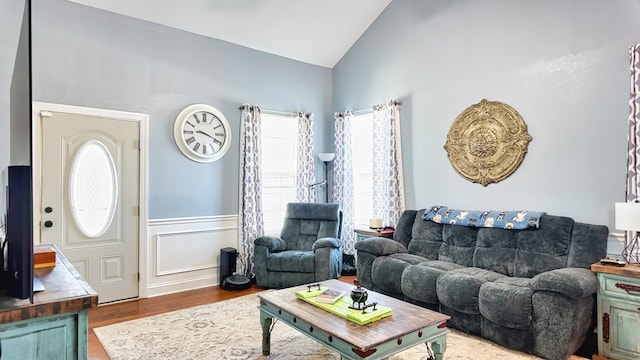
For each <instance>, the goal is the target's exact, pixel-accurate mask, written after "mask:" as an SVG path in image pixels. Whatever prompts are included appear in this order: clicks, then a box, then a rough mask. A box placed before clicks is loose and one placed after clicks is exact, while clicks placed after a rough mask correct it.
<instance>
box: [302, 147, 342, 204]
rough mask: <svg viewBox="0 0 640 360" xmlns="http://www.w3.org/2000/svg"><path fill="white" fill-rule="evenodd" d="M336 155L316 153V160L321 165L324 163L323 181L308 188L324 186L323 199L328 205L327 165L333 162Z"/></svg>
mask: <svg viewBox="0 0 640 360" xmlns="http://www.w3.org/2000/svg"><path fill="white" fill-rule="evenodd" d="M335 157H336V154H335V153H318V159H320V160H321V161H322V162H323V163H324V180H322V181H321V182H318V183H315V184H311V185H309V187H315V186H317V185H320V186H324V187H325V189H324V198H325V202H326V203H329V182H328V180H329V173H328V168H329V163H330V162H332V161H333V159H335Z"/></svg>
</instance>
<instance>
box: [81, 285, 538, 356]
mask: <svg viewBox="0 0 640 360" xmlns="http://www.w3.org/2000/svg"><path fill="white" fill-rule="evenodd" d="M257 307H258V297H257V296H256V295H255V294H252V295H246V296H242V297H238V298H235V299H232V300H227V301H221V302H217V303H213V304H209V305H201V306H196V307H192V308H187V309H183V310H177V311H173V312H169V313H164V314H160V315H155V316H150V317H146V318H141V319H137V320H131V321H126V322H122V323H117V324H113V325H108V326H103V327H99V328H95V329H94V332H95V334H96V335H97V337H98V339H99V340H100V342H101V343H102V346H103V347H104V349H105V350H106V352H107V354H109V356H110V357H111V359H113V360H129V359H131V360H133V359H145V360H147V359H151V360H154V359H180V360H188V359H193V360H196V359H197V360H203V359H215V360H243V359H336V360H337V359H340V356H339V355H338V354H337V353H336V352H334V351H332V350H329V349H328V348H327V347H325V346H323V345H322V344H320V343H318V342H315V341H314V340H312V339H311V338H308V337H307V336H305V335H303V334H302V333H299V332H298V331H296V330H294V329H293V328H291V327H289V326H288V325H286V324H284V323H282V322H276V324H275V325H274V328H273V331H272V333H271V355H269V356H263V355H262V328H261V327H260V317H259V310H258V308H257ZM427 356H428V352H427V347H426V346H425V345H424V344H421V345H417V346H415V347H413V348H410V349H408V350H405V351H403V352H401V353H398V354H396V355H394V356H391V357H390V358H389V359H393V360H400V359H403V360H404V359H406V360H423V359H426V358H427ZM444 358H445V359H451V360H453V359H456V360H485V359H486V360H489V359H491V360H495V359H505V360H507V359H508V360H521V359H522V360H525V359H540V358H538V357H535V356H532V355H528V354H523V353H520V352H516V351H513V350H509V349H506V348H504V347H501V346H498V345H495V344H493V343H491V342H489V341H487V340H484V339H481V338H478V337H474V336H470V335H466V334H463V333H461V332H457V331H455V330H452V331H451V332H450V333H449V334H448V335H447V349H446V351H445V356H444Z"/></svg>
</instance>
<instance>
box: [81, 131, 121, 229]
mask: <svg viewBox="0 0 640 360" xmlns="http://www.w3.org/2000/svg"><path fill="white" fill-rule="evenodd" d="M117 180H118V175H117V173H116V168H115V165H114V162H113V157H112V156H111V154H110V153H109V150H108V149H107V147H106V146H105V145H104V144H103V143H102V142H100V141H98V140H89V141H87V142H85V143H84V144H82V146H80V148H79V149H78V151H77V152H76V155H75V156H74V158H73V162H72V165H71V171H70V174H69V204H70V208H71V214H72V216H73V220H74V222H75V224H76V226H77V227H78V230H80V232H82V233H83V234H84V235H85V236H87V237H89V238H96V237H99V236H102V235H103V234H104V233H105V232H106V231H107V229H108V228H109V225H111V221H112V220H113V217H114V215H115V210H116V205H117V194H118V181H117Z"/></svg>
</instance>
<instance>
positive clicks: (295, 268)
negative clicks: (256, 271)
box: [267, 250, 315, 273]
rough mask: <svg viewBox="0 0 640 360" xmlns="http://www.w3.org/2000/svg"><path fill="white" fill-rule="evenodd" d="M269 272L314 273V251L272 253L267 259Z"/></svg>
mask: <svg viewBox="0 0 640 360" xmlns="http://www.w3.org/2000/svg"><path fill="white" fill-rule="evenodd" d="M267 270H269V271H286V272H303V273H313V272H314V271H315V255H314V253H313V251H300V250H287V251H282V252H279V253H272V254H271V255H270V256H269V257H267Z"/></svg>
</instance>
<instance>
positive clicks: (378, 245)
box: [356, 237, 409, 256]
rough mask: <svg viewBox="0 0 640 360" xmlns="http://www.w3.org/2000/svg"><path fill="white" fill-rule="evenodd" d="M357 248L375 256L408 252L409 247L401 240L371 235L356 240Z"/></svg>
mask: <svg viewBox="0 0 640 360" xmlns="http://www.w3.org/2000/svg"><path fill="white" fill-rule="evenodd" d="M356 250H358V251H361V252H366V253H369V254H372V255H375V256H385V255H391V254H397V253H406V252H409V251H407V248H406V247H404V245H402V244H400V243H399V242H397V241H395V240H392V239H388V238H382V237H370V238H366V239H362V240H360V241H357V242H356Z"/></svg>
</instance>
